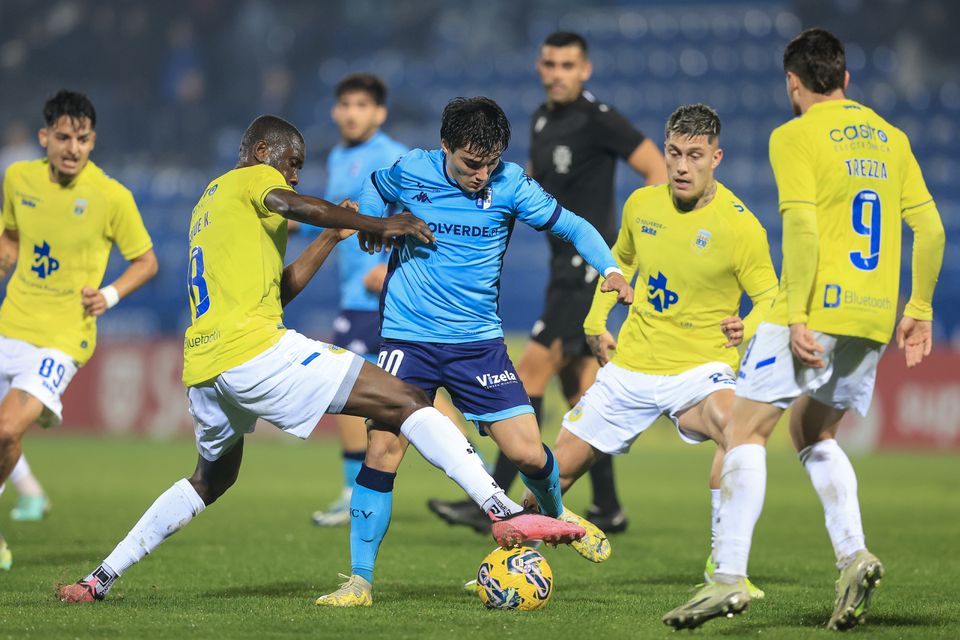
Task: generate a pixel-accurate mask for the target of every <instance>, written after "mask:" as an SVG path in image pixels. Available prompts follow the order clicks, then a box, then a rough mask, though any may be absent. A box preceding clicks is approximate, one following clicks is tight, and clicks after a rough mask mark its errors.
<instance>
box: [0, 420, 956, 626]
mask: <svg viewBox="0 0 960 640" xmlns="http://www.w3.org/2000/svg"><path fill="white" fill-rule="evenodd" d="M670 431H671V430H670V429H669V428H665V427H663V426H658V427H655V428H654V429H652V430H651V433H648V434H646V435H645V436H644V437H643V438H641V440H639V441H638V442H637V444H636V446H635V447H634V452H633V453H632V454H630V455H629V456H626V457H622V458H620V459H619V460H618V464H617V471H618V474H619V486H620V489H621V492H622V498H623V500H624V503H625V505H626V507H627V509H628V511H629V514H630V517H631V524H630V529H629V531H628V532H627V533H625V534H622V535H619V536H615V537H614V538H613V549H614V555H613V557H612V558H611V559H610V561H609V562H607V563H605V564H603V565H592V564H590V563H588V562H585V561H583V560H581V559H580V558H579V557H578V556H576V555H575V554H574V553H573V552H572V551H571V550H570V549H566V548H559V549H548V550H546V551H545V554H546V556H547V558H548V560H549V562H550V563H551V566H552V567H553V570H554V575H555V578H556V585H555V591H554V593H553V596H552V598H551V601H550V602H549V603H548V605H547V607H546V608H545V609H544V610H542V611H538V612H532V613H520V612H498V611H487V610H485V609H484V608H483V607H482V605H481V604H480V602H479V600H478V599H477V598H476V597H475V596H474V595H471V594H468V593H466V592H463V591H462V590H461V588H460V586H461V584H462V583H463V581H464V580H466V579H468V578H470V577H471V574H472V573H473V572H474V571H475V570H476V567H477V565H478V564H479V561H480V560H481V559H482V558H483V556H484V555H485V554H486V553H487V552H488V551H490V549H492V548H493V546H494V544H493V542H492V541H491V540H490V539H488V538H485V537H481V536H479V535H477V534H475V533H473V532H472V531H470V530H467V529H463V528H459V527H457V528H455V527H449V526H447V525H445V524H443V523H442V522H440V521H439V520H437V519H436V518H435V517H434V516H433V515H432V514H430V513H429V512H427V510H426V508H425V506H424V503H425V501H426V500H427V498H429V497H434V496H440V497H450V498H454V497H458V495H459V494H458V490H457V488H456V487H455V486H454V485H453V484H452V483H451V482H450V481H449V480H447V479H446V477H445V476H443V475H442V474H441V473H440V472H439V471H436V470H434V469H433V468H431V467H429V466H428V465H427V464H426V463H424V462H423V460H422V459H421V458H419V456H418V455H416V454H415V453H413V452H411V455H409V456H408V457H407V460H406V461H405V462H404V465H403V467H402V468H401V470H400V475H399V478H398V482H397V490H396V493H395V496H396V501H395V506H394V516H393V523H392V525H391V530H390V532H389V534H388V537H387V539H386V542H385V544H384V546H383V548H382V549H381V553H380V559H379V564H378V568H377V575H376V578H377V580H376V590H375V593H374V597H375V602H374V606H373V608H372V609H363V610H330V609H321V608H318V607H316V606H314V604H313V600H314V598H315V597H316V596H317V595H319V594H321V593H324V592H326V591H328V590H330V589H332V588H335V587H336V585H337V584H338V582H339V580H338V578H337V572H349V555H348V547H347V529H346V528H339V529H325V530H321V529H317V528H315V527H313V525H311V524H310V521H309V515H310V512H311V511H312V510H313V509H314V508H317V507H319V506H321V505H323V504H325V503H326V502H327V501H328V500H329V499H331V498H332V497H334V495H335V493H336V491H337V489H338V488H339V482H340V467H339V462H338V451H337V446H336V444H335V443H334V442H333V441H332V440H327V439H313V440H311V441H310V442H307V443H300V442H298V441H296V440H295V439H293V438H284V439H282V440H281V439H265V438H261V437H258V436H254V437H252V438H251V439H250V441H248V443H247V447H246V451H245V457H246V460H245V461H244V467H243V470H242V471H241V474H240V479H239V481H238V483H237V485H236V486H235V487H234V488H233V489H232V490H231V491H230V492H228V493H227V495H226V496H225V497H224V498H222V499H221V501H220V502H218V503H217V504H215V505H213V506H212V507H211V508H210V509H208V510H207V511H206V512H204V513H203V514H201V516H200V517H199V518H197V519H196V520H194V521H193V522H192V523H191V524H190V525H189V526H188V527H187V528H186V529H185V530H183V531H182V532H180V533H178V534H177V535H176V536H174V537H173V538H171V539H170V540H168V541H167V542H166V543H164V544H163V545H162V546H161V547H160V548H159V549H158V550H157V551H156V552H155V553H154V554H152V555H151V556H149V557H147V558H146V559H145V560H144V561H143V562H142V563H141V564H139V565H137V566H135V567H133V568H132V569H131V570H130V571H128V572H127V574H126V575H125V576H123V577H122V578H121V579H120V580H119V581H118V583H117V584H116V585H115V587H114V589H113V591H112V592H111V595H110V597H109V598H108V599H107V600H106V601H104V602H101V603H95V604H93V605H84V606H67V605H63V604H61V603H60V602H58V601H57V600H56V599H55V598H54V588H55V585H56V584H57V583H58V582H61V581H73V580H75V579H77V578H78V577H80V576H82V575H83V574H84V573H85V572H86V571H87V570H89V569H91V568H93V567H94V566H95V565H96V564H97V563H98V562H99V561H100V560H101V559H102V558H103V557H104V556H105V555H106V554H107V553H108V552H109V551H110V550H111V549H112V548H113V546H114V544H116V542H117V541H118V540H119V539H120V538H121V537H122V536H123V535H124V534H125V533H126V532H127V530H128V529H129V528H130V527H131V526H132V525H133V523H134V522H135V521H136V520H137V519H138V518H139V517H140V515H141V513H142V512H143V511H144V510H145V509H146V508H147V506H148V505H149V504H150V503H151V502H152V501H153V500H154V498H155V497H156V496H157V495H159V494H160V493H161V492H162V491H164V490H165V489H166V488H167V487H168V486H170V484H172V483H173V482H174V481H175V480H177V479H178V478H180V477H183V476H184V475H187V474H189V473H190V472H191V471H192V469H193V465H194V462H195V459H196V453H195V450H194V449H193V446H192V444H191V443H189V442H184V441H177V442H151V441H145V440H128V439H98V438H76V437H68V436H65V435H63V434H56V433H52V434H37V433H31V434H30V436H32V437H28V438H27V439H26V444H27V451H28V453H29V455H30V459H31V463H32V465H33V467H34V469H35V471H36V472H37V473H38V475H39V476H40V477H41V478H42V480H43V481H44V482H45V484H46V486H47V489H48V491H49V493H50V494H51V496H52V498H53V501H54V509H53V512H52V514H51V516H50V517H49V518H48V519H47V520H46V521H44V522H42V523H39V524H37V523H29V524H28V523H13V522H11V521H10V519H9V516H8V512H9V508H10V507H11V506H12V504H13V501H14V497H13V496H12V495H11V493H12V492H10V491H8V492H7V493H6V494H5V495H4V496H3V498H2V499H0V531H2V532H3V533H4V535H5V536H6V537H7V539H8V540H9V542H10V545H11V548H12V549H13V551H14V568H13V570H12V571H10V572H9V573H5V574H2V575H0V638H54V637H56V638H63V637H79V638H82V637H97V638H107V637H125V638H188V637H190V638H193V637H201V638H205V637H209V638H214V637H216V638H272V637H317V638H323V637H331V638H352V637H380V638H386V637H389V638H401V637H402V638H450V637H453V636H454V635H455V634H457V635H459V636H460V637H464V638H465V637H470V636H471V635H474V636H476V637H484V638H498V639H499V638H522V639H524V640H527V639H539V638H550V639H557V638H581V637H594V638H605V637H624V638H628V637H629V638H635V637H644V638H661V637H663V638H666V637H670V636H671V635H672V634H673V633H674V632H672V631H670V630H668V629H667V628H666V627H664V626H663V625H662V624H661V623H660V616H661V615H662V614H663V613H664V612H665V611H667V610H668V609H670V608H672V607H673V606H675V605H677V604H680V603H681V602H682V601H683V600H684V599H685V598H686V597H687V595H688V589H689V588H690V587H691V586H692V585H693V584H694V583H696V582H698V581H699V573H698V571H699V570H700V569H701V567H702V565H703V560H704V557H705V554H706V552H707V546H708V544H709V536H708V533H709V532H708V511H709V497H708V493H707V490H706V487H705V483H706V474H707V467H708V465H709V462H710V455H711V453H712V451H711V449H710V447H709V446H708V445H703V446H699V447H691V446H688V445H683V444H681V443H679V441H677V439H676V437H675V435H673V434H671V433H670ZM548 439H550V440H552V435H551V436H549V437H548ZM483 451H484V452H485V453H486V454H488V455H489V454H490V452H491V450H490V448H489V443H485V444H484V445H483ZM854 465H855V466H856V468H857V470H858V473H859V478H860V496H861V501H862V506H863V512H864V521H865V525H866V528H867V535H868V540H869V542H870V545H871V548H872V549H873V550H874V551H875V552H876V553H877V554H878V555H879V556H880V558H882V559H883V560H884V562H885V563H886V566H887V570H888V576H887V578H886V579H885V580H884V583H883V585H882V588H881V589H880V591H879V592H878V595H877V598H876V600H875V607H874V609H873V611H872V612H871V615H870V619H869V622H868V626H865V627H863V628H861V629H859V630H857V631H855V632H854V633H857V634H859V635H861V636H863V637H869V638H908V637H909V638H955V637H957V634H958V625H960V604H957V601H956V599H955V598H954V596H953V595H952V594H953V586H954V585H955V584H956V583H957V580H958V579H960V568H958V565H957V562H956V557H957V553H956V543H957V540H960V516H958V511H957V504H958V502H957V494H956V481H957V472H956V469H957V459H956V457H951V456H946V455H909V454H896V455H891V454H887V455H874V456H869V457H861V458H855V459H854ZM769 468H770V474H769V476H770V477H769V486H768V490H767V501H766V508H765V511H764V514H763V517H762V519H761V521H760V524H759V526H758V530H757V535H756V538H755V542H754V554H753V558H752V561H751V570H752V577H753V579H754V580H755V581H756V583H757V584H758V585H760V586H761V587H762V588H764V589H766V591H767V598H766V600H764V601H761V602H756V603H754V604H753V605H752V606H751V609H750V610H749V611H748V612H747V614H746V615H744V616H741V617H738V618H736V619H733V620H725V619H721V620H715V621H713V622H711V623H709V624H708V625H707V626H705V627H703V628H702V629H701V630H698V631H696V632H695V633H697V634H699V635H701V636H726V637H746V636H751V637H759V638H815V637H826V636H827V635H829V633H830V632H827V631H826V630H824V629H823V628H822V627H823V624H824V623H825V622H826V620H827V618H828V617H829V614H830V610H831V605H832V600H833V580H834V577H835V572H834V570H833V567H832V564H833V558H832V553H831V550H830V545H829V541H828V540H827V536H826V532H825V530H824V528H823V523H822V519H823V515H822V511H821V509H820V505H819V502H818V501H817V498H816V496H815V494H814V493H813V490H812V489H811V487H810V485H809V482H808V480H807V478H806V474H805V473H804V472H803V469H802V468H801V467H800V465H799V463H798V462H797V461H796V458H795V456H794V455H792V454H791V453H790V452H789V451H788V450H787V449H786V447H785V446H784V444H783V442H782V440H778V441H777V442H776V443H774V444H773V445H772V446H771V452H770V456H769ZM587 485H588V483H587V482H583V483H581V485H578V486H576V487H574V489H573V491H571V493H570V494H569V504H570V505H571V506H572V507H573V508H574V509H579V510H582V509H583V508H584V506H585V503H586V502H587V500H588V490H589V487H588V486H587ZM516 491H517V488H516V487H515V488H514V493H516ZM684 633H686V632H684Z"/></svg>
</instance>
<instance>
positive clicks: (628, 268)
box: [583, 198, 637, 336]
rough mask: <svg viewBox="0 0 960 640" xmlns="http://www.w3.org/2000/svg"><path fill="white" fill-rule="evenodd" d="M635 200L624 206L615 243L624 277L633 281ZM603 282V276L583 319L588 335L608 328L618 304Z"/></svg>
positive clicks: (635, 261)
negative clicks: (603, 285)
mask: <svg viewBox="0 0 960 640" xmlns="http://www.w3.org/2000/svg"><path fill="white" fill-rule="evenodd" d="M634 204H635V200H634V199H633V198H630V199H628V200H627V203H626V204H625V205H624V207H623V224H622V225H621V226H620V233H619V234H618V235H617V241H616V243H614V245H613V249H612V252H613V258H614V260H616V262H617V265H618V266H619V267H620V270H621V271H622V272H623V278H624V279H625V280H626V281H627V282H632V281H633V276H634V274H635V273H636V271H637V259H636V258H637V251H636V244H635V239H634V235H633V224H632V223H631V222H630V221H631V220H632V219H633V218H634V217H635V216H632V215H630V214H629V213H628V211H629V210H630V209H632V208H633V207H634ZM601 284H603V278H601V279H600V280H599V281H598V282H597V288H596V289H595V290H594V292H593V303H592V304H591V305H590V311H589V312H588V313H587V317H586V318H585V319H584V321H583V332H584V333H585V334H586V335H590V336H597V335H600V334H602V333H603V332H604V331H606V330H607V317H608V316H609V315H610V311H611V309H613V307H614V306H616V304H617V296H616V294H615V293H613V292H609V293H604V292H603V291H601V290H600V285H601Z"/></svg>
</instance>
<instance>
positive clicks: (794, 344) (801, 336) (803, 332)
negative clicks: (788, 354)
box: [790, 322, 827, 369]
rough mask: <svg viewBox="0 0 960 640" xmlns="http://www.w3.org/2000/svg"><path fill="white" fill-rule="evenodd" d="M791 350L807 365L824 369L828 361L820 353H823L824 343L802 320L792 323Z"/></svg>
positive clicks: (801, 362)
mask: <svg viewBox="0 0 960 640" xmlns="http://www.w3.org/2000/svg"><path fill="white" fill-rule="evenodd" d="M790 351H792V352H793V355H794V356H796V358H797V360H799V361H800V364H802V365H803V366H805V367H810V368H811V369H823V368H824V367H825V366H827V363H825V362H824V361H823V358H821V357H820V356H819V354H821V353H823V351H824V349H823V345H822V344H820V343H819V342H817V339H816V338H814V337H813V332H812V331H810V329H807V325H806V324H805V323H802V322H798V323H797V324H792V325H790Z"/></svg>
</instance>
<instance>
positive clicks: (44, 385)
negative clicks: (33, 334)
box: [0, 336, 78, 428]
mask: <svg viewBox="0 0 960 640" xmlns="http://www.w3.org/2000/svg"><path fill="white" fill-rule="evenodd" d="M77 368H78V367H77V363H76V362H74V360H73V358H71V357H70V356H68V355H67V354H65V353H64V352H63V351H60V350H58V349H48V348H45V347H37V346H34V345H32V344H30V343H27V342H24V341H23V340H16V339H15V338H6V337H4V336H0V398H2V397H3V396H6V395H7V392H9V391H10V389H20V390H22V391H26V392H27V393H29V394H30V395H32V396H33V397H34V398H36V399H37V400H39V401H40V402H42V403H43V407H44V409H43V413H42V414H41V415H40V419H39V420H37V422H39V423H40V426H42V427H44V428H47V427H55V426H56V425H58V424H60V421H61V420H62V419H63V403H62V402H61V401H60V398H61V396H63V392H64V391H66V389H67V385H68V384H70V381H71V380H73V376H75V375H76V373H77Z"/></svg>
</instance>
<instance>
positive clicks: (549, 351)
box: [428, 31, 667, 533]
mask: <svg viewBox="0 0 960 640" xmlns="http://www.w3.org/2000/svg"><path fill="white" fill-rule="evenodd" d="M537 71H538V72H539V73H540V79H541V81H542V82H543V87H544V90H545V91H546V93H547V101H546V102H545V103H544V104H542V105H541V106H540V108H538V109H537V111H536V112H535V113H534V114H533V121H532V130H531V145H530V163H529V166H528V171H529V173H530V175H531V176H532V177H533V178H534V179H536V180H537V181H538V182H539V183H540V184H541V185H542V186H543V188H544V189H545V190H546V191H547V192H548V193H550V194H551V195H553V196H554V197H556V198H557V200H558V201H559V202H560V204H561V205H563V206H564V207H565V208H567V209H569V210H571V211H576V212H577V214H578V215H580V216H582V217H583V218H585V219H586V220H587V221H588V222H590V224H592V225H593V226H594V227H595V228H596V229H597V230H598V231H599V232H600V233H601V234H602V235H603V237H604V239H605V240H606V241H607V244H608V245H611V246H612V245H613V243H614V241H615V240H616V237H617V215H616V213H615V207H614V175H615V172H616V167H617V161H618V160H619V159H623V160H626V162H627V163H628V164H629V165H630V166H631V167H632V168H633V169H634V170H635V171H636V172H637V173H639V174H640V175H642V176H643V178H644V180H645V182H646V183H647V184H659V183H662V182H666V180H667V172H666V165H665V163H664V159H663V155H662V154H661V153H660V150H659V148H658V147H657V146H656V145H655V144H654V143H653V142H652V141H651V140H649V139H648V138H646V137H645V136H644V135H643V134H642V133H641V132H640V131H638V130H637V129H636V128H635V127H634V126H633V125H631V124H630V122H629V121H627V119H626V118H624V117H623V116H622V115H620V114H619V113H618V112H617V111H616V110H615V109H613V108H612V107H610V106H609V105H606V104H604V103H602V102H599V101H598V100H597V99H596V98H595V97H594V96H593V95H592V94H591V93H590V92H588V91H585V90H584V88H583V85H584V83H585V82H586V81H587V80H589V79H590V75H591V73H592V71H593V66H592V64H591V63H590V59H589V58H588V56H587V42H586V40H584V38H583V37H582V36H580V35H578V34H576V33H569V32H563V31H561V32H556V33H553V34H550V35H549V36H547V38H546V39H545V40H544V41H543V44H542V45H541V47H540V58H539V60H538V61H537ZM549 241H550V253H551V258H550V282H549V285H548V286H547V292H546V301H545V304H544V310H543V313H542V315H541V316H540V319H539V320H537V322H536V323H535V324H534V326H533V331H532V332H531V340H530V342H529V343H528V344H527V347H526V350H525V351H524V353H523V355H522V356H521V358H520V361H519V362H518V363H517V373H518V374H519V375H520V379H521V380H522V381H523V386H524V388H525V390H526V392H527V395H529V396H530V403H531V404H532V405H533V407H534V409H535V410H536V412H537V420H538V422H539V424H540V425H541V426H542V425H543V419H542V418H543V416H542V405H543V395H544V392H545V391H546V388H547V383H548V382H549V381H550V379H551V378H552V377H553V376H559V378H560V386H561V389H562V391H563V395H564V397H565V398H566V400H567V403H568V404H569V405H570V407H573V406H574V405H575V404H576V403H577V402H578V401H579V400H580V396H581V395H583V393H584V392H585V391H586V390H587V389H588V388H589V387H590V385H591V384H593V381H594V378H595V377H596V374H597V370H598V368H599V365H598V364H597V362H596V360H595V359H594V357H593V355H592V354H591V352H590V349H589V347H588V346H587V343H586V340H585V339H584V335H583V320H584V318H586V316H587V312H588V311H589V309H590V304H591V302H592V301H593V292H594V289H595V287H596V280H597V275H598V274H597V272H596V271H595V270H594V269H593V268H592V267H590V265H588V264H587V263H586V262H585V261H584V260H583V258H581V257H580V255H579V254H578V253H577V252H576V250H574V249H573V247H572V246H570V245H567V244H566V243H564V242H562V241H559V240H557V239H555V238H553V237H552V236H550V237H549ZM516 476H517V469H516V467H515V466H514V465H513V464H512V463H511V462H510V461H509V460H507V458H506V457H504V456H503V455H501V456H500V457H499V458H498V459H497V463H496V468H495V470H494V473H493V477H494V479H495V480H496V481H497V483H498V484H499V485H500V486H501V487H502V488H503V489H504V490H509V487H510V485H511V484H512V483H513V481H514V479H515V478H516ZM590 477H591V481H592V485H593V505H592V506H591V507H590V508H589V509H588V510H587V513H586V514H585V516H586V518H587V519H588V520H590V521H591V522H593V523H594V524H596V525H597V526H599V527H600V528H601V529H603V530H604V531H606V532H607V533H616V532H619V531H623V530H624V529H626V527H627V518H626V515H624V513H623V510H622V509H621V507H620V502H619V500H618V499H617V493H616V488H615V486H614V483H613V465H612V462H611V459H610V457H609V456H607V457H605V458H604V459H602V460H601V461H599V462H597V464H595V465H594V466H593V468H592V469H591V471H590ZM428 504H429V506H430V508H431V510H433V511H434V512H435V513H437V515H439V516H440V517H441V518H443V519H444V520H446V521H447V522H450V523H451V524H465V525H469V526H473V527H474V528H475V529H477V530H478V531H482V530H484V528H489V523H488V522H486V518H485V517H484V518H480V517H478V516H481V515H482V514H480V513H479V512H478V510H477V508H476V506H474V504H473V502H471V501H465V502H444V501H440V500H431V501H430V502H429V503H428Z"/></svg>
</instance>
